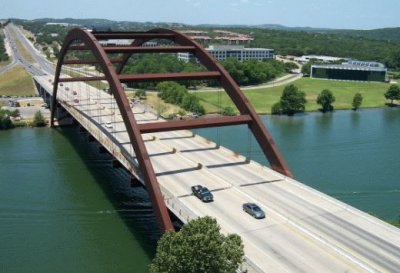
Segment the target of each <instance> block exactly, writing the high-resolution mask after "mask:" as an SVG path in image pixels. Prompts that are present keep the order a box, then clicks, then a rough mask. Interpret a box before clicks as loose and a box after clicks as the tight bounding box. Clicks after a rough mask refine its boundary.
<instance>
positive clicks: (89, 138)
mask: <svg viewBox="0 0 400 273" xmlns="http://www.w3.org/2000/svg"><path fill="white" fill-rule="evenodd" d="M88 140H89V142H95V141H97V139H96V138H95V137H94V136H92V135H91V134H89V136H88Z"/></svg>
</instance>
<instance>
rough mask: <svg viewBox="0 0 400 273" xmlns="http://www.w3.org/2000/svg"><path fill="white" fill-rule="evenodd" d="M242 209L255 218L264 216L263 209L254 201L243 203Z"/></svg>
mask: <svg viewBox="0 0 400 273" xmlns="http://www.w3.org/2000/svg"><path fill="white" fill-rule="evenodd" d="M243 210H244V211H245V212H247V213H248V214H250V215H251V216H253V217H254V218H256V219H262V218H265V213H264V211H263V210H262V209H261V208H260V207H259V206H257V205H256V204H254V203H244V204H243Z"/></svg>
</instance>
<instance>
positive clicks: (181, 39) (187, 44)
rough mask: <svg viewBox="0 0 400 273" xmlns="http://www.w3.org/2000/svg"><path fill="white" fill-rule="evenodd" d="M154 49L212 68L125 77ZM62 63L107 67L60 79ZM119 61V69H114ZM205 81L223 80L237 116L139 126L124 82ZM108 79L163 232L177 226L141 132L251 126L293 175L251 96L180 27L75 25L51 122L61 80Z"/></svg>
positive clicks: (277, 164) (275, 164)
mask: <svg viewBox="0 0 400 273" xmlns="http://www.w3.org/2000/svg"><path fill="white" fill-rule="evenodd" d="M108 39H134V41H133V42H132V44H131V45H130V46H102V45H101V44H100V42H99V41H100V40H108ZM153 39H168V40H172V41H174V42H175V44H177V46H176V45H174V46H156V47H146V46H144V44H145V43H146V42H147V41H150V40H153ZM74 41H81V43H83V44H80V45H71V44H72V43H73V42H74ZM69 50H90V51H91V52H92V53H93V55H94V56H95V60H86V61H84V60H64V58H65V55H66V54H67V52H68V51H69ZM152 52H170V53H177V52H191V53H193V54H194V55H195V56H196V57H197V58H198V60H199V61H200V63H201V64H203V65H204V66H205V67H206V68H207V69H208V71H206V72H194V73H165V74H139V75H124V74H121V73H122V71H123V68H124V67H125V65H126V63H127V61H128V59H129V58H130V56H131V55H132V54H134V53H152ZM107 53H123V54H124V55H123V57H122V58H117V59H110V58H109V57H108V55H107ZM63 64H98V65H100V66H101V67H102V69H103V72H104V77H76V78H60V73H61V68H62V65H63ZM114 64H117V65H118V67H117V68H116V69H114V66H113V65H114ZM191 79H194V80H201V79H216V80H219V81H220V83H221V85H222V87H223V88H224V89H225V91H226V92H227V94H228V95H229V97H230V98H231V99H232V101H233V102H234V103H235V105H236V107H237V108H238V110H239V112H240V115H239V116H234V117H220V118H214V119H196V120H189V121H170V122H156V123H151V124H138V123H137V122H136V120H135V117H134V115H133V113H132V110H131V108H130V106H129V102H128V99H127V98H126V96H125V93H124V90H123V88H122V85H121V83H122V82H140V81H163V80H191ZM97 80H107V81H108V83H109V85H110V89H111V92H112V93H113V94H114V96H115V98H116V101H117V104H118V107H119V109H120V112H121V115H122V118H123V121H124V124H125V126H126V130H127V132H128V135H129V138H130V141H131V143H132V146H133V149H134V151H135V153H136V156H137V159H138V162H139V168H140V170H141V172H142V175H143V178H144V182H145V183H146V185H147V188H148V190H149V193H150V197H151V199H152V202H153V206H154V209H155V213H156V217H157V220H158V223H159V227H160V229H161V231H165V230H168V229H172V224H171V220H170V218H169V215H168V212H167V209H166V207H165V203H164V200H163V197H162V194H161V191H160V188H159V185H158V183H157V178H156V175H155V173H154V169H153V167H152V164H151V161H150V158H149V155H148V153H147V150H146V147H145V145H144V142H143V139H142V136H141V134H142V133H151V132H161V131H168V130H179V129H193V128H204V127H213V126H228V125H237V124H247V125H248V127H249V128H250V130H251V131H252V133H253V135H254V136H255V138H256V140H257V142H258V143H259V145H260V147H261V149H262V150H263V152H264V154H265V156H266V157H267V159H268V160H269V162H270V164H271V167H272V169H274V170H276V171H278V172H280V173H282V174H284V175H287V176H290V177H292V173H291V172H290V170H289V168H288V166H287V165H286V162H285V161H284V159H283V157H282V155H281V154H280V152H279V150H278V148H277V146H276V145H275V143H274V141H273V139H272V137H271V136H270V134H269V133H268V131H267V129H266V128H265V127H264V125H263V123H262V121H261V119H260V117H259V116H258V115H257V113H256V112H255V110H254V109H253V107H252V106H251V105H250V103H249V101H248V100H247V98H246V97H245V96H244V94H243V93H242V92H241V91H240V88H239V86H238V85H237V84H236V83H235V81H234V80H233V79H232V77H231V76H230V75H229V74H228V73H227V71H226V70H225V69H224V68H223V67H222V66H221V65H220V64H219V63H218V62H217V61H216V60H215V59H214V58H213V57H212V56H211V54H209V53H208V52H207V51H206V50H204V49H203V48H202V47H201V46H200V45H198V44H197V43H196V42H194V41H192V40H191V39H190V38H188V37H187V36H185V35H184V34H181V33H179V32H176V31H172V30H167V29H153V30H150V31H148V32H99V33H90V32H88V31H85V30H82V29H79V28H76V29H73V30H71V31H70V32H69V33H68V35H67V36H66V38H65V40H64V43H63V46H62V48H61V51H60V58H59V60H58V63H57V69H56V74H55V80H54V90H53V99H52V108H51V125H52V126H53V125H54V113H55V107H56V103H57V88H58V83H59V82H67V81H97Z"/></svg>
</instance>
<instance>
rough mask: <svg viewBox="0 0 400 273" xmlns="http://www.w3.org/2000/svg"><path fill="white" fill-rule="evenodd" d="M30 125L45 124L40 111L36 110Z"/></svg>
mask: <svg viewBox="0 0 400 273" xmlns="http://www.w3.org/2000/svg"><path fill="white" fill-rule="evenodd" d="M32 126H34V127H43V126H46V120H45V119H44V117H43V115H42V112H40V110H39V111H37V112H36V113H35V115H34V116H33V121H32Z"/></svg>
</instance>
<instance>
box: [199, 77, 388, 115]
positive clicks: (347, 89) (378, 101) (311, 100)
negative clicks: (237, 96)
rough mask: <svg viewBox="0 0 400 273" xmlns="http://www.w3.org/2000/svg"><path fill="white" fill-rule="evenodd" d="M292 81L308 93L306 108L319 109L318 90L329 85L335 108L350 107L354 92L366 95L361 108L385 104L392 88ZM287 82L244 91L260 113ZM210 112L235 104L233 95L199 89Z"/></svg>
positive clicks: (275, 100)
mask: <svg viewBox="0 0 400 273" xmlns="http://www.w3.org/2000/svg"><path fill="white" fill-rule="evenodd" d="M292 84H294V85H296V86H297V87H298V88H299V89H300V90H302V91H304V92H305V93H306V98H307V101H308V102H307V104H306V111H317V110H318V109H319V108H320V106H319V105H318V104H317V103H316V99H317V96H318V94H319V93H320V92H321V91H322V90H323V89H329V90H331V91H332V93H333V94H334V96H335V97H336V101H335V103H333V106H334V107H335V109H351V108H352V106H351V103H352V101H353V97H354V94H356V93H357V92H359V93H361V94H362V96H363V98H364V99H363V103H362V106H361V108H374V107H383V106H385V103H386V100H385V97H384V95H383V94H384V93H385V92H386V91H387V89H388V88H389V84H388V83H367V82H345V81H333V80H319V79H310V78H302V79H299V80H297V81H295V82H293V83H292ZM284 87H285V86H279V87H271V88H264V89H254V90H246V91H244V94H245V95H246V97H247V98H248V99H249V101H250V102H251V104H252V105H253V107H254V108H255V109H256V111H257V112H258V113H260V114H261V113H262V114H269V113H271V107H272V105H273V104H274V103H276V102H278V101H279V99H280V96H281V94H282V91H283V89H284ZM196 95H197V97H198V98H199V99H200V100H201V102H202V104H203V106H204V107H205V108H206V111H207V112H217V111H218V109H219V108H220V107H226V106H233V103H232V102H231V100H230V98H229V97H228V96H227V95H226V94H225V93H224V92H223V93H222V92H201V93H200V92H199V93H198V94H196Z"/></svg>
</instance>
